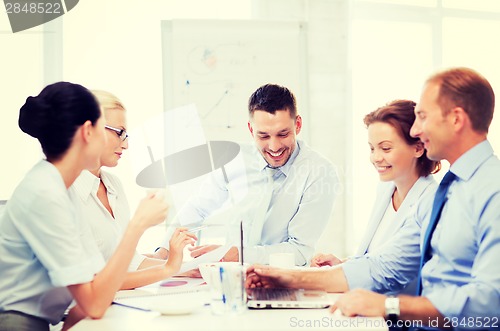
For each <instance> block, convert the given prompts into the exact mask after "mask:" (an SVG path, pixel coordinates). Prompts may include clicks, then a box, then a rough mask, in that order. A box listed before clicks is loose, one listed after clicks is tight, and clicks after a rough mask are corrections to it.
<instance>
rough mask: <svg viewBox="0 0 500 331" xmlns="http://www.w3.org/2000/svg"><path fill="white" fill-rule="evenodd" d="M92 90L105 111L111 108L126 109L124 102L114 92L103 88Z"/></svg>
mask: <svg viewBox="0 0 500 331" xmlns="http://www.w3.org/2000/svg"><path fill="white" fill-rule="evenodd" d="M90 92H92V94H93V95H94V97H95V98H96V100H97V102H98V103H99V105H100V106H101V108H102V110H103V111H107V110H111V109H117V110H125V107H124V106H123V103H122V102H121V101H120V99H118V98H117V97H116V96H115V95H114V94H112V93H109V92H106V91H102V90H91V91H90Z"/></svg>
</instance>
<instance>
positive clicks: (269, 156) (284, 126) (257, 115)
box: [248, 110, 302, 168]
mask: <svg viewBox="0 0 500 331" xmlns="http://www.w3.org/2000/svg"><path fill="white" fill-rule="evenodd" d="M301 128H302V118H301V117H300V116H299V115H297V117H296V118H295V119H294V118H292V117H290V112H289V111H288V110H277V111H276V112H275V113H274V114H271V113H268V112H266V111H262V110H256V111H254V112H253V115H252V117H251V118H250V121H249V122H248V129H249V130H250V133H251V134H252V137H253V139H254V141H255V144H256V146H257V147H258V149H259V152H260V154H261V155H262V157H264V159H265V160H266V162H267V163H268V164H269V166H270V167H272V168H277V167H281V166H283V165H284V164H285V163H286V162H287V161H288V160H289V159H290V156H291V155H292V153H293V151H294V149H295V143H296V136H297V134H299V132H300V130H301Z"/></svg>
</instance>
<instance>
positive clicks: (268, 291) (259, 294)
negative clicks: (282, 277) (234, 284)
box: [248, 288, 296, 301]
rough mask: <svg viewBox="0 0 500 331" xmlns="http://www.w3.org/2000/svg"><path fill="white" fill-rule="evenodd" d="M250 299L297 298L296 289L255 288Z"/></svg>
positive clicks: (250, 294)
mask: <svg viewBox="0 0 500 331" xmlns="http://www.w3.org/2000/svg"><path fill="white" fill-rule="evenodd" d="M248 299H253V300H266V301H272V300H274V301H276V300H296V290H293V289H288V288H253V289H251V292H250V293H249V296H248Z"/></svg>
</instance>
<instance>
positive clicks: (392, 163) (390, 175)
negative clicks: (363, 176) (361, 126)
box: [368, 122, 423, 182]
mask: <svg viewBox="0 0 500 331" xmlns="http://www.w3.org/2000/svg"><path fill="white" fill-rule="evenodd" d="M368 145H369V146H370V151H371V153H370V161H371V162H372V164H373V165H374V166H375V169H376V170H377V172H378V173H379V176H380V180H381V181H396V182H397V181H398V180H403V181H406V179H407V178H409V177H410V176H415V174H417V173H418V170H417V159H418V158H419V157H420V156H421V155H422V154H423V149H422V147H421V145H418V144H417V145H409V144H407V143H406V141H405V140H404V138H403V137H401V136H400V135H399V133H398V131H397V130H396V129H395V128H394V127H393V126H392V125H390V124H388V123H384V122H374V123H372V124H370V125H369V126H368Z"/></svg>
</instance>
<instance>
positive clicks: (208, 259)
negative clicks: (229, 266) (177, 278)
mask: <svg viewBox="0 0 500 331" xmlns="http://www.w3.org/2000/svg"><path fill="white" fill-rule="evenodd" d="M230 248H231V245H224V246H221V247H219V248H216V249H214V250H213V251H211V252H208V253H206V254H203V255H200V256H198V257H196V258H194V259H192V260H190V261H186V262H184V263H183V264H182V266H181V269H180V270H179V272H178V273H177V274H183V273H185V272H186V271H189V270H193V269H196V268H198V266H199V265H200V264H202V263H214V262H219V261H220V259H222V258H223V257H224V255H226V253H227V252H228V251H229V249H230Z"/></svg>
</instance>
